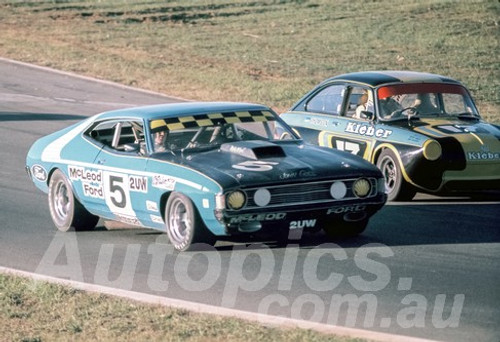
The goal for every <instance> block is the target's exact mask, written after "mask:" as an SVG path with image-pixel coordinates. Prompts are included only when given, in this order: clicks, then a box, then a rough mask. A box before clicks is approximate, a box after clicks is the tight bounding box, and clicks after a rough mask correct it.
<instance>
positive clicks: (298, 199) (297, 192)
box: [242, 178, 377, 209]
mask: <svg viewBox="0 0 500 342" xmlns="http://www.w3.org/2000/svg"><path fill="white" fill-rule="evenodd" d="M356 180H357V178H356V179H338V180H337V179H336V180H330V181H323V182H314V183H296V184H287V185H276V186H265V187H259V188H247V189H242V190H244V191H245V193H246V195H247V205H246V206H245V209H254V208H261V207H259V206H258V205H257V204H256V203H255V201H254V195H255V192H256V191H257V190H259V189H261V188H265V189H267V190H269V192H270V193H271V200H270V202H269V204H268V205H267V206H265V208H270V207H284V206H292V205H307V204H316V203H330V202H331V203H335V202H339V201H346V200H352V199H357V198H358V197H356V195H355V194H354V193H353V191H352V186H353V183H354V182H355V181H356ZM335 181H342V182H344V184H345V185H346V188H347V192H346V195H345V197H344V198H341V199H339V200H336V199H334V198H333V197H332V195H331V194H330V187H331V186H332V184H333V183H334V182H335ZM368 181H369V182H370V185H371V191H370V193H369V194H368V196H367V197H366V198H369V197H373V196H375V195H376V194H377V180H376V179H375V178H368Z"/></svg>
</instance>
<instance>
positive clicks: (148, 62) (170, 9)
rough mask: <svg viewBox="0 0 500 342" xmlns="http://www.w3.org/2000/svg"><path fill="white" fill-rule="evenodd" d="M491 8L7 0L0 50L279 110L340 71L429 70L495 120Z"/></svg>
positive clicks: (450, 3)
mask: <svg viewBox="0 0 500 342" xmlns="http://www.w3.org/2000/svg"><path fill="white" fill-rule="evenodd" d="M499 13H500V3H499V2H498V1H494V0H471V1H454V0H426V1H421V0H380V1H364V0H354V1H353V0H337V1H329V0H279V1H278V0H265V1H246V0H231V1H229V0H207V1H197V0H183V1H178V0H177V1H176V0H173V1H168V2H162V1H150V0H133V1H123V0H101V1H90V0H89V1H53V0H40V1H28V2H26V1H9V0H7V1H5V0H4V1H2V2H0V32H2V39H1V41H0V55H1V56H4V57H8V58H13V59H17V60H21V61H25V62H31V63H35V64H39V65H45V66H50V67H54V68H57V69H61V70H67V71H73V72H76V73H80V74H85V75H89V76H94V77H98V78H102V79H107V80H111V81H115V82H119V83H123V84H126V85H132V86H137V87H140V88H144V89H150V90H154V91H158V92H162V93H165V94H169V95H175V96H179V97H183V98H190V99H199V100H233V101H251V102H260V103H265V104H268V105H271V106H273V107H274V108H275V109H277V110H278V111H282V110H284V109H286V108H288V107H290V106H291V105H292V104H293V103H294V102H295V101H296V100H298V99H299V97H300V96H301V95H303V94H304V93H305V92H306V91H307V90H309V89H310V88H311V87H312V86H313V85H315V84H317V83H318V82H320V81H321V80H323V79H325V78H327V77H330V76H333V75H336V74H339V73H345V72H351V71H360V70H386V69H403V70H416V71H426V72H433V73H439V74H443V75H447V76H451V77H454V78H457V79H459V80H461V81H462V82H464V83H465V85H466V86H468V87H469V88H470V89H471V91H472V93H473V95H474V97H475V98H476V100H477V103H478V105H479V108H480V111H481V113H482V115H483V116H484V117H485V118H486V119H488V120H490V121H495V122H500V91H499V90H500V77H499V76H500V75H499V70H500V61H499V57H498V56H499V55H500V54H499V53H498V52H499V40H498V36H499V35H500V27H499V24H498V18H499Z"/></svg>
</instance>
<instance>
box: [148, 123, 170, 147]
mask: <svg viewBox="0 0 500 342" xmlns="http://www.w3.org/2000/svg"><path fill="white" fill-rule="evenodd" d="M151 133H152V135H153V152H165V151H166V149H167V148H166V146H165V141H166V140H167V136H168V129H167V124H166V123H165V121H164V120H153V121H151Z"/></svg>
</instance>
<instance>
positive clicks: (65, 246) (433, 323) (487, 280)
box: [0, 59, 500, 342]
mask: <svg viewBox="0 0 500 342" xmlns="http://www.w3.org/2000/svg"><path fill="white" fill-rule="evenodd" d="M0 75H1V78H0V144H1V148H0V160H1V166H0V176H1V177H0V222H1V229H0V266H3V267H7V268H13V269H17V270H22V271H27V272H35V273H39V274H44V275H49V276H55V277H59V278H64V279H69V280H73V281H78V282H86V283H93V284H97V285H103V286H107V287H115V288H118V289H122V290H131V291H135V292H142V293H145V294H153V295H159V296H164V297H169V298H174V299H180V300H189V301H192V302H194V303H201V304H209V305H214V306H220V307H224V308H234V309H238V310H244V311H251V312H258V313H262V314H271V315H277V316H284V317H291V318H293V319H298V320H305V321H309V322H311V321H312V322H320V323H326V324H332V325H341V326H347V327H353V328H359V329H366V330H372V331H378V332H384V333H391V334H398V335H406V336H413V337H421V338H428V339H436V340H445V341H473V340H474V341H495V342H498V341H499V340H500V329H499V326H500V291H499V284H500V268H499V261H500V228H499V224H498V222H499V220H500V210H499V209H500V204H499V203H498V202H472V201H469V200H467V199H447V198H437V197H430V196H421V195H419V196H418V197H417V200H416V201H413V202H411V203H403V204H398V205H388V206H386V207H384V208H383V209H382V210H381V211H380V212H379V213H378V214H377V215H375V216H374V217H373V219H372V220H371V222H370V225H369V228H368V229H367V231H366V232H365V233H364V234H363V235H361V236H360V237H358V238H355V239H349V240H343V241H334V242H330V243H328V244H326V243H325V242H326V241H325V240H324V237H323V236H322V235H321V234H320V235H308V234H304V236H303V237H302V240H300V241H299V240H296V241H294V240H292V241H290V245H289V246H288V247H286V248H284V247H277V246H274V245H273V243H272V242H271V243H268V244H262V243H259V242H257V241H249V242H247V243H242V242H219V243H218V245H217V246H216V249H214V250H210V251H207V252H200V253H181V254H177V253H174V252H173V251H172V249H171V247H170V246H169V245H168V244H167V243H166V236H165V235H164V234H162V233H160V232H156V231H151V230H140V229H115V230H106V229H104V227H103V226H102V224H100V225H99V227H98V228H97V229H96V230H95V231H92V232H79V233H65V234H64V233H58V232H57V231H56V229H55V228H54V226H53V224H52V222H51V219H50V216H49V212H48V205H47V199H46V195H45V194H43V193H41V192H39V191H38V190H37V189H36V188H35V187H34V186H33V185H32V184H31V182H30V180H29V179H28V177H27V176H26V174H25V172H24V163H25V156H26V152H27V150H28V148H29V147H30V145H31V144H32V143H33V142H34V141H35V140H36V139H37V138H39V137H40V136H43V135H45V134H48V133H51V132H53V131H55V130H58V129H60V128H63V127H66V126H68V125H70V124H72V123H74V122H77V121H78V120H81V119H82V118H84V117H86V116H89V115H91V114H95V113H98V112H102V111H104V110H109V109H115V108H121V107H125V106H135V105H141V104H153V103H164V102H175V101H178V99H173V98H168V97H164V96H162V95H160V94H154V93H148V92H143V91H138V90H134V89H131V88H127V87H121V86H117V85H114V84H111V83H107V82H96V81H95V80H92V79H86V78H80V77H75V76H72V75H68V74H63V73H57V72H52V71H50V70H46V69H41V68H33V67H29V66H26V65H22V64H17V63H11V62H10V61H7V60H2V59H0Z"/></svg>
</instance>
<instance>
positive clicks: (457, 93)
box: [377, 83, 479, 120]
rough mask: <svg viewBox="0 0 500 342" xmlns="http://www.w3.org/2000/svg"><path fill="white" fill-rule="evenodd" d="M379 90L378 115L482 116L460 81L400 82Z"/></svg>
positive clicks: (390, 118) (387, 116)
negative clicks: (444, 82) (458, 82)
mask: <svg viewBox="0 0 500 342" xmlns="http://www.w3.org/2000/svg"><path fill="white" fill-rule="evenodd" d="M377 94H378V103H377V105H378V115H379V118H380V119H382V120H393V119H401V118H408V117H420V118H422V117H437V116H448V117H449V116H452V117H459V118H462V119H464V118H465V119H467V118H471V119H478V118H479V114H478V112H477V109H476V107H475V105H474V102H473V101H472V99H471V97H470V95H469V93H468V92H467V90H465V88H464V87H462V86H460V85H454V84H439V83H436V84H434V83H419V84H398V85H391V86H384V87H381V88H379V89H378V92H377Z"/></svg>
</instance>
